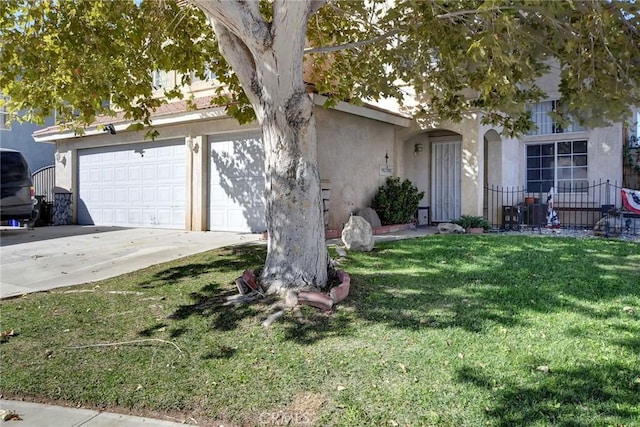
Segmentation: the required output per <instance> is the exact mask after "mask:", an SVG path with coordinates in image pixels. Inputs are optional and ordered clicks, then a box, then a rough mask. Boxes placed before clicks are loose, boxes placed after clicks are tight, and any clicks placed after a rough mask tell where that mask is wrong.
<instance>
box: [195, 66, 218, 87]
mask: <svg viewBox="0 0 640 427" xmlns="http://www.w3.org/2000/svg"><path fill="white" fill-rule="evenodd" d="M204 74H205V78H204V79H201V78H199V77H198V76H197V75H196V72H195V71H191V84H194V83H197V82H212V81H214V80H216V78H217V76H216V73H214V72H213V71H212V70H211V68H209V67H208V66H207V68H205V70H204Z"/></svg>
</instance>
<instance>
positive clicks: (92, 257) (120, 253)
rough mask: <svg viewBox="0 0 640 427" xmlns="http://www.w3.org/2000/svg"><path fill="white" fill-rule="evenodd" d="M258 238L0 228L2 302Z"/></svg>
mask: <svg viewBox="0 0 640 427" xmlns="http://www.w3.org/2000/svg"><path fill="white" fill-rule="evenodd" d="M260 239H261V235H259V234H242V233H228V232H214V231H207V232H199V231H182V230H162V229H147V228H120V227H97V226H77V225H68V226H56V227H38V228H33V229H27V228H10V227H1V228H0V258H1V262H0V298H7V297H13V296H18V295H22V294H25V293H30V292H38V291H44V290H48V289H54V288H58V287H62V286H70V285H78V284H82V283H88V282H94V281H98V280H102V279H106V278H109V277H113V276H117V275H120V274H123V273H128V272H132V271H136V270H139V269H141V268H144V267H148V266H150V265H153V264H158V263H161V262H166V261H170V260H173V259H177V258H181V257H184V256H187V255H192V254H195V253H199V252H204V251H207V250H210V249H215V248H219V247H223V246H229V245H237V244H244V243H253V242H258V241H260Z"/></svg>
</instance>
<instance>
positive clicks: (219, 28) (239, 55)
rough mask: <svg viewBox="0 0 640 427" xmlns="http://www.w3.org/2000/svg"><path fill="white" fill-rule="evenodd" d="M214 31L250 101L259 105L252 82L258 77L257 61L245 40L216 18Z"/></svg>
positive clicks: (213, 21)
mask: <svg viewBox="0 0 640 427" xmlns="http://www.w3.org/2000/svg"><path fill="white" fill-rule="evenodd" d="M211 25H212V27H213V31H214V32H215V33H216V38H217V39H218V47H219V49H220V53H221V54H222V56H223V57H224V58H225V59H226V60H227V62H228V63H229V65H230V66H231V68H232V69H233V70H234V72H235V74H236V75H237V76H238V80H239V81H240V85H241V86H242V88H243V89H244V92H245V94H246V95H247V97H248V98H249V101H250V102H251V103H252V104H253V105H254V106H256V105H258V104H257V101H258V94H257V93H255V91H254V90H253V88H252V82H253V81H254V79H255V76H256V59H255V57H254V56H253V55H252V52H250V50H249V48H248V47H247V45H246V44H245V43H244V40H241V39H240V38H239V37H238V36H236V35H235V34H233V33H232V32H231V31H230V30H229V29H228V28H227V27H226V26H225V25H223V24H221V23H220V22H218V21H217V20H216V19H215V18H213V19H212V20H211Z"/></svg>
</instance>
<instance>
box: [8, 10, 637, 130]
mask: <svg viewBox="0 0 640 427" xmlns="http://www.w3.org/2000/svg"><path fill="white" fill-rule="evenodd" d="M182 3H186V2H182ZM196 3H197V2H196ZM224 3H227V4H226V5H224V8H226V9H227V11H228V12H229V13H231V12H232V11H233V8H235V7H236V6H238V5H241V4H245V3H244V2H237V4H236V2H224ZM250 3H251V2H249V3H248V4H250ZM311 3H313V2H311ZM315 3H317V4H316V5H314V7H315V9H317V12H315V13H314V14H313V16H311V17H310V20H309V25H308V26H307V31H306V37H307V42H306V45H307V48H306V49H305V61H306V66H305V71H306V72H305V79H306V80H308V81H307V82H306V83H307V84H309V85H311V86H312V89H313V90H315V91H317V92H319V93H322V94H327V95H330V97H331V99H333V100H349V101H351V102H355V103H358V102H363V101H366V100H371V99H379V98H382V97H394V98H397V99H399V100H401V101H404V100H407V98H408V96H412V95H413V94H415V95H416V96H417V99H418V100H419V101H420V102H419V103H418V104H417V105H415V104H413V107H414V108H413V110H412V111H411V112H413V113H416V114H433V115H437V116H438V117H447V118H449V117H450V118H453V119H457V118H460V115H461V113H463V112H464V111H467V110H468V109H480V110H482V111H485V112H486V119H487V120H488V121H491V122H493V123H496V124H502V125H506V127H507V128H509V129H515V130H522V129H525V128H526V127H527V126H528V125H529V121H528V120H527V118H528V117H527V115H526V113H525V111H524V109H523V108H522V105H523V103H525V102H528V101H535V100H539V99H540V98H541V97H543V96H544V94H543V93H541V91H540V90H539V88H538V87H537V86H536V85H535V79H536V78H538V77H539V76H541V75H543V74H544V73H546V72H548V71H549V70H551V69H552V68H553V67H555V68H557V69H558V70H559V72H560V74H561V85H560V89H561V91H562V95H563V101H564V102H563V105H564V106H565V108H566V111H565V112H566V113H570V114H572V115H573V116H574V117H576V118H578V119H580V120H586V121H588V122H589V123H591V124H595V125H599V124H604V123H607V122H608V121H610V120H619V119H621V118H622V117H624V116H625V115H626V114H627V113H628V107H629V106H630V105H634V104H637V103H638V101H637V100H638V99H640V98H639V95H640V93H639V92H640V89H639V85H638V84H637V83H638V81H639V80H640V67H639V65H640V30H639V27H640V25H639V24H640V23H639V19H640V18H639V7H640V6H639V5H638V4H637V2H635V1H632V0H629V1H619V0H612V1H609V0H601V1H593V0H588V1H562V2H550V1H544V0H523V1H510V0H487V1H479V0H462V1H455V2H448V1H423V0H398V1H394V2H389V1H368V2H359V1H350V0H346V1H340V0H338V1H328V2H326V3H325V2H324V1H318V2H315ZM186 4H187V6H186V7H181V6H178V5H176V4H175V2H173V1H171V0H166V1H148V0H143V1H140V2H136V1H133V0H132V1H123V0H114V1H99V2H96V1H92V0H4V1H2V2H0V11H1V13H0V34H1V35H0V43H1V45H0V70H1V71H2V72H1V74H0V87H1V88H2V93H3V94H4V95H8V96H9V97H10V100H9V101H8V105H7V108H8V110H9V111H10V112H14V113H18V112H21V117H22V118H23V119H25V120H31V121H36V122H37V121H40V122H41V121H43V119H44V118H45V117H46V116H47V115H50V114H51V113H52V112H53V111H55V112H56V114H57V118H58V119H59V121H62V122H72V121H75V122H76V123H78V124H88V123H91V122H92V121H93V119H94V118H95V116H96V115H97V114H109V113H110V110H111V109H112V108H113V106H114V105H116V106H118V107H119V108H122V109H124V110H125V112H126V113H127V117H128V118H131V119H132V120H134V121H140V122H143V123H147V124H148V122H149V117H150V116H149V115H150V112H151V111H152V110H153V109H154V108H157V106H158V105H159V104H160V103H161V102H164V100H159V99H158V98H156V97H154V96H153V88H152V79H151V73H152V72H153V70H158V69H159V70H176V71H179V72H182V73H183V75H184V76H185V77H184V82H185V83H186V82H188V80H189V72H191V71H193V72H196V73H203V72H204V70H205V67H210V68H211V69H212V71H213V72H214V73H215V75H216V76H217V78H218V80H220V81H221V83H222V86H220V90H219V96H218V97H216V98H215V99H214V100H213V102H214V103H215V104H217V105H225V106H227V107H228V108H229V113H230V114H231V115H234V116H236V117H238V118H239V119H241V120H243V121H248V120H251V119H252V118H253V117H254V116H253V113H252V109H251V104H250V102H249V100H248V98H247V97H246V96H245V94H244V92H243V89H242V87H241V86H240V84H239V81H238V80H237V78H236V75H235V74H234V73H233V72H232V70H231V69H230V67H229V65H228V63H227V62H226V61H225V59H224V58H223V57H222V55H221V54H220V51H219V49H218V44H217V40H216V35H215V33H214V31H213V29H212V27H211V25H209V19H208V17H205V16H204V15H203V13H202V11H201V10H200V9H199V8H197V7H193V6H189V5H188V4H189V3H186ZM320 6H322V7H320ZM278 7H285V8H286V2H280V1H262V2H260V4H259V12H260V14H261V16H260V18H261V19H263V20H264V21H265V22H266V23H268V24H269V25H271V24H272V23H273V22H272V21H273V17H274V14H275V13H277V12H274V10H275V11H277V8H278ZM256 8H257V7H256ZM315 9H314V10H315ZM166 95H167V97H169V98H171V97H181V96H183V95H182V94H181V93H180V91H179V90H171V91H169V92H168V93H166ZM106 100H109V101H110V104H108V103H106V102H105V101H106ZM559 113H562V112H559Z"/></svg>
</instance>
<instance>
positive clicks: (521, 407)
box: [457, 362, 640, 427]
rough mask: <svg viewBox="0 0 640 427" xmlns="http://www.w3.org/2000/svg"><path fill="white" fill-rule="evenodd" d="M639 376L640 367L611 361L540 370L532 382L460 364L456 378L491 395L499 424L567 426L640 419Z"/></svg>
mask: <svg viewBox="0 0 640 427" xmlns="http://www.w3.org/2000/svg"><path fill="white" fill-rule="evenodd" d="M532 369H535V368H532ZM637 375H638V371H637V370H632V369H629V367H627V366H624V365H621V364H616V363H615V362H612V363H608V364H602V365H597V366H595V365H594V366H581V367H578V368H572V369H558V370H554V369H552V370H551V371H550V372H548V373H543V372H537V373H536V375H534V379H533V380H532V381H531V383H530V385H523V382H522V381H518V382H515V381H513V380H510V382H508V383H506V384H505V383H504V382H505V380H504V377H502V376H496V377H495V378H494V377H493V376H491V375H489V374H487V373H485V372H483V371H482V370H481V369H479V368H471V367H463V368H461V369H459V370H458V372H457V380H458V381H459V382H462V383H471V384H473V385H475V386H477V387H479V388H482V389H486V390H487V391H488V392H489V393H491V394H492V399H491V400H492V402H494V404H493V405H492V407H489V408H487V409H486V413H487V415H488V416H489V417H491V418H493V419H494V420H496V421H497V425H499V426H504V427H510V426H527V425H556V426H567V427H568V426H596V425H605V424H603V422H605V421H606V425H625V424H624V421H625V420H631V419H640V418H638V417H639V416H640V409H639V408H640V406H639V405H640V384H636V383H635V382H634V378H636V377H637ZM535 377H537V378H535Z"/></svg>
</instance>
